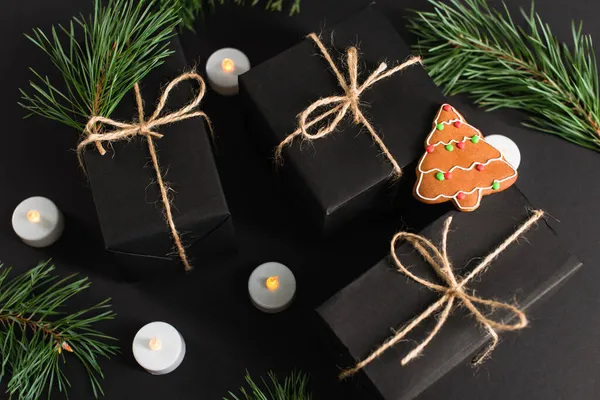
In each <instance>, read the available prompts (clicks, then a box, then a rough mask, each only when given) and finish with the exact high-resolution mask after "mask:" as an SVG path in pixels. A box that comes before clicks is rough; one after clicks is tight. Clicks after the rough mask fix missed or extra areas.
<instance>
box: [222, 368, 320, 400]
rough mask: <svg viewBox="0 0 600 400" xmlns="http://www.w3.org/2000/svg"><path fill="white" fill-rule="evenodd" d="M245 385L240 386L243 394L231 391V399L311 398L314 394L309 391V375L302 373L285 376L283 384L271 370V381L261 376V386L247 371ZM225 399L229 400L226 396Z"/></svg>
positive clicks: (290, 399) (308, 399)
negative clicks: (237, 394)
mask: <svg viewBox="0 0 600 400" xmlns="http://www.w3.org/2000/svg"><path fill="white" fill-rule="evenodd" d="M246 383H247V384H248V390H247V389H246V388H245V387H241V388H240V393H241V396H243V397H238V396H236V395H234V394H233V393H231V392H229V395H230V396H231V400H311V399H312V395H311V394H310V393H309V392H308V377H307V376H306V375H304V374H301V373H295V372H292V374H291V375H290V376H288V377H287V378H285V380H284V381H283V384H282V383H281V382H280V381H279V379H277V377H276V376H275V374H274V373H273V372H269V382H268V383H267V382H266V381H265V379H264V378H261V385H262V388H261V386H259V384H257V383H256V382H255V381H254V379H252V377H251V376H250V374H249V373H246ZM223 400H227V398H224V399H223Z"/></svg>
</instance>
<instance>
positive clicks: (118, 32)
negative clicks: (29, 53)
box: [20, 0, 180, 132]
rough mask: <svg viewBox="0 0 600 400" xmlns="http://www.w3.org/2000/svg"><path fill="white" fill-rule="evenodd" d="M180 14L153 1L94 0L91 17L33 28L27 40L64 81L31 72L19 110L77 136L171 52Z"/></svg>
mask: <svg viewBox="0 0 600 400" xmlns="http://www.w3.org/2000/svg"><path fill="white" fill-rule="evenodd" d="M178 12H179V10H178V9H177V8H174V7H166V6H163V7H157V4H156V1H155V0H139V1H136V0H109V1H108V2H107V4H106V5H103V4H102V3H101V1H100V0H95V10H94V15H93V16H90V17H88V18H85V17H83V16H80V17H79V18H74V19H73V20H72V21H71V23H70V24H69V25H68V26H66V27H65V26H61V25H59V26H57V27H56V26H55V27H52V29H51V31H50V33H49V34H46V33H44V32H43V31H42V30H41V29H39V28H38V29H34V31H33V33H32V34H31V35H26V36H27V38H28V39H29V40H30V41H31V42H33V44H34V45H36V46H37V47H38V48H40V49H41V50H42V51H43V52H44V53H46V54H47V55H48V57H50V59H51V60H52V63H53V64H54V66H55V67H56V68H57V69H58V71H59V72H60V73H61V75H62V79H63V82H62V83H61V84H60V85H58V86H57V85H55V84H53V83H52V82H50V80H49V79H48V77H46V76H44V75H43V74H40V73H38V72H37V71H36V70H35V69H33V68H31V71H32V73H33V74H34V75H35V79H34V80H32V81H31V82H30V88H29V92H26V91H25V90H21V94H22V102H21V103H20V104H21V106H23V107H24V108H25V109H27V110H28V111H29V112H30V115H31V114H38V115H41V116H43V117H46V118H50V119H53V120H56V121H59V122H61V123H63V124H66V125H68V126H71V127H73V128H75V129H77V130H79V131H80V132H82V131H83V130H84V128H85V124H86V123H87V121H88V119H89V118H90V116H96V115H101V116H103V117H107V118H108V117H110V115H111V114H112V113H113V111H114V110H115V108H116V107H117V106H118V104H119V103H120V101H121V100H122V99H123V97H124V96H125V95H126V94H128V93H129V92H130V91H131V89H132V88H133V86H134V84H135V83H136V82H139V81H141V80H142V79H143V78H144V77H145V76H146V75H147V74H148V73H149V72H150V71H151V70H152V69H154V68H156V67H157V66H159V65H160V64H162V63H163V61H164V59H165V58H166V57H168V56H169V55H170V54H171V53H172V52H171V51H170V50H169V49H168V40H169V39H170V38H171V37H172V36H173V35H174V34H175V32H174V28H175V27H176V26H177V25H178V24H179V22H180V19H179V17H178Z"/></svg>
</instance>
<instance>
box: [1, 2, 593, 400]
mask: <svg viewBox="0 0 600 400" xmlns="http://www.w3.org/2000/svg"><path fill="white" fill-rule="evenodd" d="M368 2H369V1H366V0H346V1H344V2H340V1H335V0H319V1H317V0H304V1H303V6H302V13H301V15H300V16H297V17H294V18H288V17H287V16H285V14H280V15H278V14H269V13H265V12H263V11H262V10H260V9H259V7H255V8H253V9H247V8H236V7H233V6H226V7H223V8H222V9H220V10H219V12H218V13H217V14H216V15H214V16H211V17H210V18H208V19H207V21H206V23H205V24H203V25H202V24H198V26H197V34H196V35H193V34H185V35H184V37H183V38H182V43H183V45H184V47H185V48H186V51H187V56H188V59H189V60H190V61H192V62H197V63H198V65H200V66H202V65H203V64H204V63H205V62H206V59H207V58H208V56H209V55H210V54H211V53H212V52H213V51H214V50H216V49H218V48H221V47H225V46H233V47H238V48H241V49H243V50H244V51H245V52H246V53H247V54H248V56H249V57H250V59H251V60H252V62H253V63H254V65H257V64H259V63H260V62H262V61H265V60H266V59H268V58H270V57H272V56H274V55H276V54H278V53H279V52H281V51H283V50H285V49H286V48H289V47H291V46H293V45H295V44H297V43H298V41H299V40H301V38H302V37H303V36H304V35H305V34H306V33H308V32H311V31H313V30H319V29H320V27H321V26H322V21H327V22H328V23H330V22H331V23H333V22H335V21H337V20H339V19H341V18H343V17H345V16H348V15H351V14H352V13H354V12H356V11H357V10H359V9H361V8H363V7H364V6H366V5H367V3H368ZM5 3H6V4H4V5H3V10H2V12H1V13H0V32H1V33H2V36H1V37H2V39H3V40H2V44H1V48H2V58H3V60H2V63H1V64H0V82H1V87H2V96H1V97H0V105H1V108H0V109H1V110H2V120H3V133H2V144H1V146H0V160H2V161H1V162H2V168H0V184H1V186H0V187H2V196H0V221H2V223H0V238H1V240H0V259H1V260H2V262H4V263H5V264H6V265H13V266H14V267H15V271H24V270H25V269H26V268H28V267H29V266H31V265H33V264H35V263H36V262H37V261H39V260H43V259H46V258H49V257H53V258H54V260H55V262H56V264H57V267H58V271H59V272H60V273H63V274H67V273H71V272H81V273H82V274H85V275H89V276H90V278H91V279H92V281H93V286H92V288H91V289H90V290H89V293H88V294H87V295H86V296H84V297H83V298H81V299H77V300H76V301H75V302H74V306H84V305H88V304H92V303H93V302H95V301H97V300H98V299H100V298H104V297H107V296H112V297H113V303H114V307H115V310H116V311H117V313H118V314H119V317H118V319H117V320H116V321H114V322H111V323H110V324H106V325H105V326H104V329H105V330H106V331H107V332H108V333H110V334H113V335H116V336H118V337H119V338H120V340H121V345H122V348H123V354H122V355H121V356H119V357H116V358H114V359H113V360H111V361H105V362H103V363H102V366H103V368H104V371H105V373H106V380H105V381H104V389H105V391H106V398H108V399H119V400H120V399H123V400H125V399H132V398H147V399H171V398H174V399H175V398H176V399H208V400H212V399H215V400H216V399H220V398H221V397H222V396H223V395H225V393H226V392H227V390H233V389H235V388H236V387H237V386H238V385H240V384H242V382H243V375H244V373H245V369H246V368H248V369H249V370H250V371H251V372H252V373H254V374H256V375H260V374H262V373H264V372H265V371H266V370H267V369H269V368H273V369H274V370H275V371H276V372H279V373H285V372H287V371H289V370H290V369H291V368H294V367H296V368H301V369H304V370H306V371H309V372H311V373H312V379H311V382H312V387H313V389H314V391H315V395H316V398H317V399H336V400H337V399H353V398H358V399H360V397H358V395H357V394H356V392H354V391H352V390H350V391H349V393H348V392H345V391H344V388H343V387H342V385H340V384H339V383H338V382H337V381H336V378H335V376H336V374H337V372H338V367H337V366H336V365H335V364H334V363H333V360H332V359H331V358H329V357H328V355H327V352H326V351H323V350H322V349H321V348H320V347H319V339H320V337H319V336H318V335H317V333H316V332H315V331H314V329H313V327H312V325H310V324H309V321H310V319H311V317H314V314H313V311H312V310H313V308H314V307H316V306H317V305H319V304H320V303H322V302H323V301H325V300H326V299H328V298H329V297H330V296H331V295H333V294H334V293H335V292H337V291H338V290H340V289H341V288H342V287H344V286H345V285H347V284H348V283H349V282H350V281H352V280H353V279H354V278H356V277H357V276H359V275H360V274H361V273H363V272H364V271H365V270H366V269H368V268H369V267H371V266H372V265H374V264H375V263H376V262H377V261H378V260H380V259H381V258H382V257H383V256H384V255H385V254H386V252H387V247H388V243H389V239H390V237H391V235H392V234H393V232H394V231H396V230H398V229H401V228H402V221H401V220H399V219H382V220H380V221H373V223H372V224H371V225H369V226H366V227H364V228H363V229H356V230H351V231H347V232H344V233H343V235H340V236H336V237H334V238H333V239H332V240H330V241H329V242H326V243H325V244H324V245H323V246H321V247H317V246H315V245H313V244H311V243H310V241H309V239H310V237H307V236H303V235H301V234H299V233H297V232H296V231H295V226H294V225H291V224H290V221H293V216H294V215H293V212H291V211H290V210H289V209H288V207H287V205H286V203H284V202H282V201H281V199H280V198H279V197H278V195H277V192H276V190H275V189H274V188H273V185H272V183H273V180H272V179H271V176H270V173H271V171H270V166H267V165H265V164H264V162H262V161H260V160H259V159H258V157H257V156H256V152H255V151H254V147H255V144H254V141H253V140H252V139H251V138H250V137H249V136H248V135H247V133H246V132H245V131H244V125H243V119H242V115H241V110H240V104H239V99H236V98H222V97H220V96H218V95H216V94H215V93H209V94H208V95H207V97H206V100H205V102H204V104H205V106H204V107H203V108H204V110H205V111H206V112H207V113H208V114H209V115H210V116H211V118H212V119H213V121H214V122H215V128H216V130H217V135H218V137H217V148H218V151H217V154H216V157H217V162H218V165H219V168H220V172H221V178H222V182H223V186H224V190H225V193H226V195H227V200H228V203H229V206H230V209H231V211H232V214H233V218H234V220H235V222H236V229H237V238H238V243H239V252H238V255H237V256H235V258H233V257H232V258H231V259H230V260H227V261H224V262H223V263H221V264H215V265H210V266H211V267H212V268H208V269H207V271H206V272H204V273H202V274H197V273H195V274H192V275H189V276H180V277H179V278H170V279H164V280H163V281H162V282H155V283H144V284H139V285H128V284H125V283H122V282H120V281H119V280H117V274H116V268H115V266H114V264H113V263H112V262H111V261H110V260H109V259H108V258H107V254H106V252H105V251H104V249H103V245H102V237H101V234H100V228H99V225H98V220H97V217H96V212H95V209H94V204H93V199H92V195H91V192H90V190H89V187H88V183H87V182H86V180H85V178H84V176H83V174H82V173H81V171H80V170H79V169H78V166H77V160H76V157H75V154H74V153H73V152H72V151H70V149H73V148H74V147H75V144H76V141H77V133H76V132H74V131H72V130H70V129H68V128H64V127H62V126H60V125H58V124H54V123H51V122H49V121H46V120H43V119H41V118H31V119H28V120H23V119H22V117H23V115H24V112H23V110H22V109H20V108H19V106H18V105H17V100H18V96H19V95H18V90H17V89H18V87H24V86H25V85H26V84H27V81H28V79H29V78H30V77H31V74H30V73H29V71H28V70H27V67H29V66H32V65H35V66H36V68H38V69H40V70H42V71H45V70H47V69H48V68H49V61H48V60H47V59H46V58H45V57H44V56H43V55H42V53H41V52H39V51H37V50H35V49H34V47H33V46H32V45H31V44H30V43H29V42H28V41H27V40H26V39H25V38H24V37H23V36H22V33H23V32H26V31H30V30H31V29H32V28H34V27H36V26H40V27H42V28H45V29H47V28H48V27H49V26H50V24H51V23H54V22H62V23H65V22H67V21H68V19H69V18H70V16H72V15H76V14H78V13H79V12H86V13H87V12H89V11H90V10H91V6H92V4H91V3H92V2H91V1H89V2H88V1H80V0H77V1H75V0H61V1H54V2H48V1H42V0H25V1H21V2H5ZM508 3H509V7H510V8H511V9H513V10H516V8H517V7H518V6H526V7H527V6H528V5H529V2H528V1H526V0H518V1H509V2H508ZM381 5H382V6H383V9H384V10H385V13H386V15H387V16H388V17H389V18H390V19H391V20H392V22H393V23H394V25H395V27H396V28H397V29H399V31H400V33H401V35H403V36H404V37H405V38H408V42H409V43H410V42H411V41H412V38H410V37H409V36H407V35H406V32H405V30H404V21H403V16H405V15H406V8H424V7H427V5H426V3H425V1H423V0H402V1H397V0H385V1H382V2H381ZM536 5H537V8H538V10H539V11H540V12H541V13H542V15H543V16H544V18H545V19H546V21H547V22H549V23H550V24H552V25H553V27H554V29H555V31H556V33H557V34H558V35H559V36H560V37H561V38H563V39H569V37H570V26H569V21H570V20H571V19H575V20H580V19H586V20H587V25H586V31H587V32H590V33H592V34H593V35H594V37H595V38H596V43H598V38H599V37H600V25H596V24H595V22H596V18H597V15H598V14H599V12H600V3H597V2H590V1H587V0H570V1H567V0H553V1H550V0H539V1H537V2H536ZM597 50H600V48H597ZM451 102H452V104H453V105H454V106H456V107H457V108H458V109H460V110H461V112H462V113H463V114H464V115H465V117H466V118H467V119H468V120H469V122H471V123H472V124H474V125H475V126H477V127H478V128H480V129H482V131H483V132H484V134H492V133H500V134H505V135H507V136H510V137H511V138H513V139H514V140H515V141H516V142H517V144H518V145H519V146H520V148H521V151H522V155H523V163H522V166H521V167H520V170H519V172H520V178H519V183H518V184H519V187H520V188H521V189H522V190H523V192H524V193H525V195H526V196H527V197H528V198H529V200H530V201H531V202H532V203H533V204H535V205H536V206H538V207H543V208H545V209H546V210H547V211H548V212H549V213H550V215H551V216H552V217H554V218H555V220H552V221H551V223H552V225H553V227H554V228H555V229H556V231H557V232H558V234H559V236H560V237H561V238H562V239H563V240H564V241H565V242H566V244H567V246H568V247H569V248H570V250H572V251H573V252H574V253H575V254H576V255H578V256H579V257H580V258H581V259H582V261H583V262H584V264H585V267H584V268H582V270H581V271H580V272H579V273H577V274H576V275H575V276H574V277H573V278H572V279H571V281H569V282H568V285H567V286H565V287H564V288H563V289H562V290H560V291H559V292H558V293H557V294H556V295H555V296H553V297H552V298H551V299H550V300H549V301H548V302H547V303H546V304H545V305H544V307H541V308H540V309H539V310H537V311H535V312H534V313H533V314H532V316H531V317H532V318H533V322H534V324H535V325H534V326H535V328H534V329H527V330H524V331H523V332H520V333H518V334H515V335H511V336H510V338H506V339H505V340H504V342H503V343H502V345H501V346H500V347H499V348H498V349H497V351H496V352H495V353H494V357H493V358H492V359H491V360H489V361H488V362H487V363H486V364H485V365H483V366H482V367H480V368H479V369H477V370H473V369H471V368H469V367H466V366H464V367H458V368H456V369H454V370H453V371H452V372H450V373H449V374H447V375H446V376H445V377H444V378H442V379H441V380H440V381H438V382H437V383H436V384H435V385H434V386H432V387H431V388H430V389H429V390H427V391H426V392H424V393H423V394H422V395H421V396H420V399H444V400H471V399H472V400H481V399H490V400H495V399H498V400H505V399H533V400H554V399H568V400H580V399H582V400H588V399H590V400H594V399H597V398H599V397H600V384H599V383H598V377H599V376H600V334H599V332H600V313H598V307H599V306H600V291H598V282H600V269H599V268H598V266H599V264H600V254H599V253H598V245H599V244H600V225H599V222H600V218H599V217H598V211H597V210H598V199H600V186H599V185H598V182H597V176H598V171H599V170H600V155H599V154H597V153H594V152H592V151H589V150H585V149H582V148H579V147H577V146H574V145H571V144H568V143H566V142H564V141H561V140H560V139H559V138H555V137H551V136H549V135H546V134H542V133H538V132H534V131H531V130H528V129H525V128H522V127H521V126H520V124H519V122H520V120H521V119H522V115H521V114H519V113H514V112H510V111H498V112H493V113H485V112H483V111H482V110H480V109H478V108H476V107H474V106H472V105H471V103H470V102H469V101H467V100H466V99H464V98H453V99H451ZM31 195H42V196H47V197H49V198H51V199H53V200H54V201H55V202H56V203H57V204H58V206H59V207H60V208H61V209H62V210H63V211H64V212H65V214H66V215H67V221H66V222H67V230H66V232H65V236H64V237H63V239H62V240H61V241H60V242H59V243H58V244H57V245H56V246H55V247H52V248H48V249H45V250H35V249H31V248H29V247H27V246H26V245H24V244H22V243H21V242H20V241H19V240H18V238H17V237H15V235H14V233H13V232H12V230H11V227H10V216H11V214H12V211H13V209H14V207H15V206H16V205H17V204H18V203H19V202H20V201H21V200H23V199H24V198H26V197H28V196H31ZM434 209H435V207H434V208H432V211H433V210H434ZM269 260H277V261H280V262H283V263H286V264H287V265H289V266H290V267H291V268H292V269H293V270H294V272H295V273H296V275H297V278H298V288H299V292H298V297H297V299H296V301H295V303H294V304H293V306H292V307H291V308H290V309H289V310H288V311H287V312H286V313H284V314H281V315H274V316H272V315H263V314H261V313H260V312H258V311H257V310H255V309H254V307H253V306H252V305H251V304H250V301H249V299H248V298H247V292H246V290H247V289H246V284H247V278H248V276H249V274H250V272H251V271H252V269H253V268H254V267H255V266H256V265H257V264H259V263H261V262H264V261H269ZM153 320H165V321H169V322H171V323H172V324H173V325H175V326H176V327H177V328H178V329H179V330H180V332H181V333H182V334H183V335H184V336H185V339H186V342H187V345H188V354H187V357H186V359H185V361H184V362H183V364H182V365H181V367H180V368H179V369H178V370H177V371H176V372H175V373H173V374H171V375H168V376H164V377H154V376H151V375H148V374H147V373H145V372H144V371H142V370H140V368H139V367H138V366H137V365H136V364H135V361H134V360H133V357H132V355H131V351H130V348H131V341H132V339H133V336H134V334H135V332H136V331H137V329H139V328H140V327H141V326H142V325H143V324H145V323H147V322H149V321H153ZM68 367H69V373H70V376H71V382H72V384H73V388H72V392H71V398H73V399H77V400H79V399H89V398H90V397H91V396H90V392H89V388H88V385H87V382H86V380H85V376H84V374H83V373H82V372H81V370H79V369H78V368H77V367H76V363H74V362H72V363H69V364H68ZM57 398H60V397H58V396H57Z"/></svg>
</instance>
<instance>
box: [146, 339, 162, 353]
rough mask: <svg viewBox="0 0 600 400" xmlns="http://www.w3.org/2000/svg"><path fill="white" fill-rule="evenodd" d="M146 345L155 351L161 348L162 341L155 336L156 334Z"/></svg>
mask: <svg viewBox="0 0 600 400" xmlns="http://www.w3.org/2000/svg"><path fill="white" fill-rule="evenodd" d="M148 346H150V349H152V350H155V351H156V350H160V349H161V348H162V343H161V341H160V340H159V339H157V338H156V336H154V337H153V338H152V339H151V340H150V342H149V343H148Z"/></svg>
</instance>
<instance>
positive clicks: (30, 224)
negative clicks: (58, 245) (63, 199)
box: [12, 197, 65, 247]
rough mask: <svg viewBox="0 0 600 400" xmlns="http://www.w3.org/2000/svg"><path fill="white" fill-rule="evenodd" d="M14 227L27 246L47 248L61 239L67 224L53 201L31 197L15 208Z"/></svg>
mask: <svg viewBox="0 0 600 400" xmlns="http://www.w3.org/2000/svg"><path fill="white" fill-rule="evenodd" d="M12 226H13V229H14V231H15V233H16V234H17V235H18V236H19V237H20V238H21V240H22V241H23V242H24V243H25V244H28V245H29V246H32V247H47V246H50V245H51V244H53V243H54V242H56V241H57V240H58V239H59V238H60V236H61V235H62V233H63V230H64V226H65V223H64V217H63V214H62V213H61V212H60V210H59V209H58V207H56V205H55V204H54V203H53V202H52V201H51V200H49V199H47V198H45V197H30V198H28V199H26V200H23V201H22V202H21V204H19V205H18V206H17V208H15V211H14V212H13V216H12Z"/></svg>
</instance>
